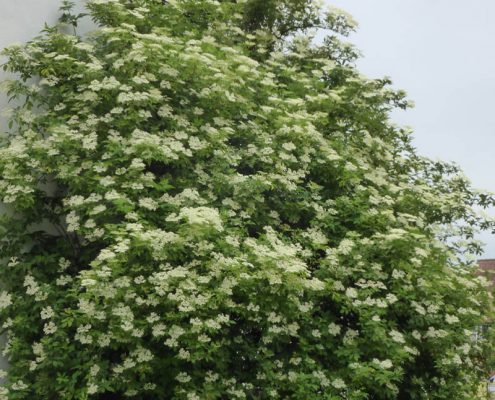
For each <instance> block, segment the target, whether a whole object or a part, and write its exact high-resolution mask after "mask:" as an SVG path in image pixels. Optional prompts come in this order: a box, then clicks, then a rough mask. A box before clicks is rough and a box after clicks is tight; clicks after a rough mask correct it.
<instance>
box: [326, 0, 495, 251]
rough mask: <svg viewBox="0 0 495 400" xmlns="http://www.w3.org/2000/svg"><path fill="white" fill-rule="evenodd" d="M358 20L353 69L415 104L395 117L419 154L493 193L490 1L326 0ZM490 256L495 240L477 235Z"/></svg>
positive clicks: (494, 40)
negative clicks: (383, 80)
mask: <svg viewBox="0 0 495 400" xmlns="http://www.w3.org/2000/svg"><path fill="white" fill-rule="evenodd" d="M327 2H329V3H330V4H333V5H335V6H337V7H339V8H342V9H344V10H346V11H347V12H349V13H350V14H351V15H353V17H354V19H355V20H357V22H358V23H359V28H358V31H357V33H355V34H353V35H351V37H350V38H349V40H350V41H351V42H352V43H354V44H356V45H357V47H358V48H359V49H360V50H361V51H362V53H363V58H362V59H361V60H360V61H359V62H358V64H357V65H358V67H359V69H360V70H361V72H363V73H364V74H365V75H368V76H370V77H376V78H377V77H382V76H385V75H387V76H390V77H391V78H392V80H393V82H394V86H395V87H397V88H401V89H405V90H406V91H407V93H408V95H409V98H410V99H411V100H413V101H414V102H415V104H416V106H415V108H414V109H412V110H409V111H407V112H403V111H401V112H397V113H395V114H394V115H393V119H394V120H395V121H397V122H398V123H401V124H405V125H410V126H412V127H413V129H414V137H415V144H416V146H417V148H418V152H419V153H420V154H422V155H426V156H429V157H433V158H440V159H442V160H447V161H455V162H456V163H457V164H459V165H460V166H461V167H462V169H463V170H464V172H465V174H466V175H467V176H468V177H469V178H470V179H471V181H472V183H473V185H474V186H476V187H479V188H482V189H486V190H489V191H492V192H495V176H494V172H493V164H494V163H493V159H494V158H495V56H494V55H493V54H494V52H495V24H494V23H493V17H494V16H495V1H493V0H470V1H469V2H468V1H463V0H331V1H328V0H327ZM481 239H482V240H483V241H484V242H485V243H487V248H486V253H485V255H484V257H486V258H495V236H493V235H491V234H488V233H487V234H484V235H482V237H481Z"/></svg>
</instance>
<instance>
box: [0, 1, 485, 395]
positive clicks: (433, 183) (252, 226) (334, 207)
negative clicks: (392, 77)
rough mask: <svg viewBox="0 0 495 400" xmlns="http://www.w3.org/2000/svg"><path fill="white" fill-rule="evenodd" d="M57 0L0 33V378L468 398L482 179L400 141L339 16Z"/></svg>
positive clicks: (472, 387)
mask: <svg viewBox="0 0 495 400" xmlns="http://www.w3.org/2000/svg"><path fill="white" fill-rule="evenodd" d="M72 6H73V5H72V4H71V2H69V1H65V2H63V4H62V7H61V15H62V17H61V19H60V23H58V24H57V25H55V26H45V29H44V30H43V31H42V33H41V35H40V36H38V37H36V38H34V39H33V40H31V41H30V42H28V43H26V44H24V45H15V46H11V47H9V48H7V49H5V50H4V52H3V54H4V55H5V56H6V57H7V58H6V62H5V64H4V65H3V68H4V70H5V71H7V72H10V73H13V74H15V76H16V78H15V79H12V80H8V81H5V82H4V83H3V86H4V89H5V90H6V92H7V94H8V96H9V98H10V99H11V100H13V103H12V104H13V106H12V108H11V109H10V115H9V117H8V120H9V127H8V132H5V134H4V135H3V136H2V139H1V143H0V200H1V201H2V202H3V204H4V207H5V212H4V213H3V215H2V216H1V217H0V259H1V260H2V261H1V263H0V264H1V266H0V281H1V282H2V289H1V292H0V324H1V326H2V331H3V332H5V333H6V336H7V344H6V346H5V349H4V354H5V355H6V356H7V358H8V360H9V363H10V366H9V368H8V370H7V371H4V372H3V373H2V375H6V381H5V383H4V385H3V386H2V388H0V398H1V399H9V400H21V399H30V400H31V399H69V400H70V399H74V400H86V399H122V398H130V399H142V400H147V399H149V400H158V399H160V400H161V399H173V400H209V399H229V400H230V399H258V400H261V399H300V400H311V399H327V400H338V399H348V400H366V399H368V400H371V399H375V400H385V399H403V400H414V399H425V400H426V399H456V400H463V399H464V400H472V399H473V397H474V393H475V392H476V389H477V386H478V382H479V377H480V374H481V373H482V372H483V366H484V364H483V362H484V358H483V354H485V353H484V352H486V347H485V346H486V345H488V344H487V343H485V342H486V341H483V340H478V341H474V340H473V337H472V336H473V335H472V333H473V329H474V328H475V327H476V326H478V325H480V324H481V323H482V322H483V321H484V320H485V319H486V317H487V315H488V313H489V312H490V304H491V301H492V300H491V297H490V295H489V293H488V291H487V289H486V281H485V280H484V279H483V278H481V277H478V276H477V275H476V273H475V271H476V264H475V263H474V262H473V260H474V258H473V255H476V254H477V253H479V251H480V245H479V243H478V242H477V241H476V240H474V239H473V234H474V232H476V231H477V230H478V229H486V228H492V226H493V223H492V221H491V220H489V219H488V218H486V217H484V216H482V215H480V214H479V213H478V211H476V210H478V209H479V208H480V207H487V206H489V205H491V204H493V198H492V197H491V196H490V195H488V194H486V193H483V192H480V191H477V190H473V189H472V188H471V186H470V184H469V182H468V180H467V179H466V178H465V177H464V176H463V175H462V173H461V172H460V171H459V169H458V168H457V167H456V166H455V165H452V164H449V163H443V162H440V161H432V160H429V159H426V158H424V157H421V156H419V155H418V154H417V153H416V151H415V149H414V147H413V145H412V143H411V140H412V138H411V132H410V130H409V129H406V128H402V127H399V126H397V125H395V124H394V123H393V122H392V121H391V119H390V111H391V110H393V109H395V108H407V107H408V106H409V103H408V101H407V99H406V98H405V93H404V92H402V91H398V90H394V89H392V88H391V86H390V83H391V82H390V81H389V79H387V78H384V79H369V78H367V77H365V76H363V75H362V74H361V73H360V72H359V71H358V70H357V69H356V67H355V60H356V57H358V55H359V52H358V51H357V50H356V49H355V48H354V47H353V46H352V45H351V44H349V43H347V42H346V39H345V36H347V35H348V34H349V33H350V32H352V31H353V30H354V28H355V23H354V21H353V20H352V18H351V17H350V16H348V15H347V14H346V13H344V12H342V11H340V10H338V9H335V8H330V9H328V10H327V9H325V8H324V7H323V6H321V5H320V4H319V3H318V2H316V1H312V0H288V1H282V0H230V1H229V0H219V1H215V0H168V1H162V0H90V1H88V2H87V5H86V7H87V13H88V15H89V17H91V18H92V20H93V21H94V22H95V24H96V27H95V29H94V30H92V31H91V32H89V33H87V34H84V35H81V34H79V33H78V31H77V25H78V22H79V20H80V19H81V18H85V17H86V16H85V15H84V14H76V13H75V11H73V7H72ZM72 28H74V29H72ZM317 32H323V34H324V36H325V37H324V39H322V40H320V39H319V38H320V36H318V35H320V34H318V35H317Z"/></svg>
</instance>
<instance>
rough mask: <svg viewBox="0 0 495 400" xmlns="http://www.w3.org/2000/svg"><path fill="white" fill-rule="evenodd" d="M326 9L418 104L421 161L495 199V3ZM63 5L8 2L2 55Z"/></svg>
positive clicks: (491, 248) (0, 5) (369, 62)
mask: <svg viewBox="0 0 495 400" xmlns="http://www.w3.org/2000/svg"><path fill="white" fill-rule="evenodd" d="M326 1H327V2H329V3H331V4H333V5H336V6H338V7H340V8H343V9H345V10H347V11H348V12H349V13H351V14H352V15H353V16H354V18H355V19H356V20H357V21H358V22H359V24H360V27H359V29H358V32H357V33H355V34H353V35H352V36H351V37H350V39H349V40H350V41H351V42H353V43H355V44H356V45H357V46H358V48H360V49H361V51H362V52H363V55H364V57H363V58H362V59H361V60H360V61H359V62H358V67H359V69H360V70H361V71H362V72H363V73H364V74H366V75H368V76H370V77H382V76H384V75H387V76H390V77H391V78H392V80H393V81H394V86H395V87H397V88H401V89H405V90H406V91H407V92H408V93H409V97H410V99H412V100H414V102H415V103H416V107H415V109H413V110H410V111H408V112H398V113H396V114H394V120H395V121H397V122H398V123H401V124H406V125H410V126H412V127H413V128H414V131H415V135H414V136H415V138H416V139H415V143H416V145H417V147H418V151H419V153H421V154H423V155H427V156H430V157H435V158H441V159H443V160H450V161H455V162H457V163H458V164H459V165H461V167H462V168H463V169H464V171H465V173H466V175H467V176H468V177H469V178H470V179H471V181H472V182H473V184H474V185H475V186H476V187H480V188H484V189H488V190H491V191H494V192H495V178H493V174H492V168H491V164H492V162H491V158H492V155H493V153H494V148H495V109H493V108H494V105H495V100H493V98H495V94H494V93H495V56H493V55H492V53H493V52H494V50H495V24H494V23H493V16H495V1H493V0H470V1H469V3H468V2H467V1H462V0H326ZM60 3H61V1H59V0H18V1H12V0H0V48H3V47H4V46H6V45H7V44H10V43H12V42H22V41H26V40H29V39H30V38H32V37H33V36H34V35H35V34H36V33H38V32H39V30H40V29H41V28H42V26H43V22H45V21H49V22H53V21H55V19H56V16H57V9H58V6H59V4H60ZM78 3H79V4H81V3H82V1H78ZM1 75H2V74H1V73H0V78H1ZM4 105H5V99H2V98H0V108H2V106H4ZM483 240H484V241H485V242H487V243H488V246H487V252H486V254H485V257H493V258H495V237H494V236H492V235H489V234H486V235H484V236H483Z"/></svg>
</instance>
